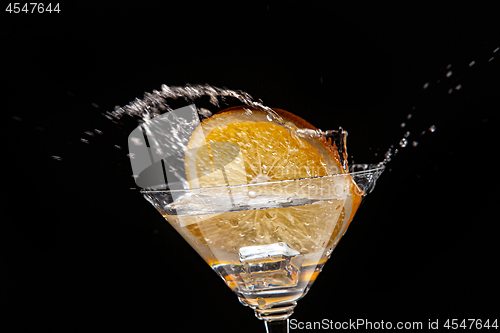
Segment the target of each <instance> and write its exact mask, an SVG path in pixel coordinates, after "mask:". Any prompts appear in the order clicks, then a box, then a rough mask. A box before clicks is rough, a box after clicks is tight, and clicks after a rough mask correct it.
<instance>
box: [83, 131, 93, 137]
mask: <svg viewBox="0 0 500 333" xmlns="http://www.w3.org/2000/svg"><path fill="white" fill-rule="evenodd" d="M85 134H87V135H88V136H94V132H90V131H85Z"/></svg>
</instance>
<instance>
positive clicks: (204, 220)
mask: <svg viewBox="0 0 500 333" xmlns="http://www.w3.org/2000/svg"><path fill="white" fill-rule="evenodd" d="M384 168H385V167H384V166H383V165H368V164H363V165H359V164H358V165H352V166H351V167H350V169H349V173H344V174H337V175H332V176H323V177H314V178H303V179H293V180H284V181H277V182H265V183H256V184H244V185H228V186H221V187H210V188H195V189H172V188H175V186H172V184H171V185H170V186H168V185H167V186H165V185H163V187H161V186H159V187H157V188H154V187H151V188H147V189H144V190H142V191H141V193H142V194H143V195H144V197H145V198H146V199H147V200H148V201H149V202H150V203H151V204H152V205H153V206H154V207H155V208H156V209H157V210H158V212H160V214H162V215H163V216H164V217H165V219H166V220H167V221H168V222H169V223H170V224H171V225H172V226H173V227H174V229H175V230H177V232H178V233H179V234H180V235H181V236H182V237H183V238H184V239H185V240H186V241H187V242H188V243H189V244H190V245H191V247H192V248H193V249H194V250H195V251H196V252H197V253H198V254H199V255H200V256H201V257H202V258H203V259H204V260H205V262H206V263H208V265H209V266H210V267H211V268H212V269H213V270H214V271H215V272H216V273H217V274H218V275H219V276H220V277H221V278H222V279H223V280H224V282H225V283H226V285H227V286H228V287H229V288H230V289H231V290H232V291H233V292H234V293H235V294H236V295H237V297H238V299H239V301H240V302H241V303H242V304H243V305H245V306H249V307H250V308H252V309H253V310H254V311H255V315H256V317H257V318H259V319H261V320H264V322H265V326H266V331H267V332H274V333H276V332H288V324H289V323H288V320H289V319H288V318H289V317H290V315H291V314H292V313H293V310H294V308H295V306H296V304H297V301H298V300H299V299H301V298H302V297H304V296H305V295H306V294H307V292H308V291H309V288H310V287H311V285H312V284H313V282H314V281H315V280H316V278H317V276H318V274H319V273H320V272H321V270H322V268H323V266H324V265H325V263H326V261H327V260H328V258H329V257H330V255H331V254H332V251H333V249H334V248H335V246H336V245H337V244H338V242H339V240H340V238H341V237H342V236H343V235H344V233H345V232H346V230H347V227H348V226H349V223H350V222H351V220H352V218H353V217H354V214H355V213H356V210H357V209H358V207H359V205H360V204H361V202H362V200H363V199H364V198H365V197H366V195H367V194H368V193H370V192H371V191H372V190H373V188H374V186H375V182H376V180H377V179H378V177H379V176H380V175H381V174H382V172H383V171H384Z"/></svg>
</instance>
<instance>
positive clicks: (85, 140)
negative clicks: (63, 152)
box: [80, 138, 89, 143]
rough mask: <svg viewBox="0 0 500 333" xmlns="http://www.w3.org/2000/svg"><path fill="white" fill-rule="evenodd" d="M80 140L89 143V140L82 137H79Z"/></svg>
mask: <svg viewBox="0 0 500 333" xmlns="http://www.w3.org/2000/svg"><path fill="white" fill-rule="evenodd" d="M80 141H81V142H83V143H89V140H87V139H84V138H80Z"/></svg>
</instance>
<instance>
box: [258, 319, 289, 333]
mask: <svg viewBox="0 0 500 333" xmlns="http://www.w3.org/2000/svg"><path fill="white" fill-rule="evenodd" d="M289 321H290V320H289V319H288V318H287V319H284V320H276V321H267V320H266V321H264V324H265V325H266V333H288V332H289Z"/></svg>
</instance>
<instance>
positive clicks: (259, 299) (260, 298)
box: [257, 297, 266, 306]
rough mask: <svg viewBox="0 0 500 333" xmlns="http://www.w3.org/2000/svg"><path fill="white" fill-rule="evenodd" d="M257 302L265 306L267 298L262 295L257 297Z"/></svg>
mask: <svg viewBox="0 0 500 333" xmlns="http://www.w3.org/2000/svg"><path fill="white" fill-rule="evenodd" d="M257 304H258V305H259V306H264V305H266V300H265V299H263V298H262V297H257Z"/></svg>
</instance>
